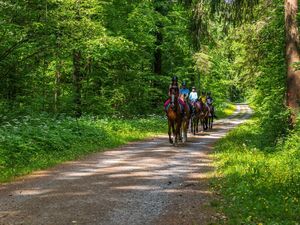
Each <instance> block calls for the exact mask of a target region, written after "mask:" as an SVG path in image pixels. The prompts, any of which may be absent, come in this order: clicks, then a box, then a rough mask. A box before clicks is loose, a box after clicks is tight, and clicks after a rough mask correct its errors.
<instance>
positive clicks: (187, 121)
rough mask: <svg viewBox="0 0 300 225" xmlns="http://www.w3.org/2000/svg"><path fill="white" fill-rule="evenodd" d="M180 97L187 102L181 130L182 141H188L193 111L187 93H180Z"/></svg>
mask: <svg viewBox="0 0 300 225" xmlns="http://www.w3.org/2000/svg"><path fill="white" fill-rule="evenodd" d="M180 99H181V100H182V101H184V102H185V108H184V116H183V118H182V124H181V131H180V134H181V137H182V142H183V143H185V142H186V141H187V131H188V128H189V125H190V119H191V112H190V107H189V103H188V95H185V94H183V95H180Z"/></svg>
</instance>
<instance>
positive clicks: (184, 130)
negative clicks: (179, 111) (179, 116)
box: [181, 118, 189, 143]
mask: <svg viewBox="0 0 300 225" xmlns="http://www.w3.org/2000/svg"><path fill="white" fill-rule="evenodd" d="M188 121H189V119H188V118H185V119H184V120H183V121H182V125H181V127H182V129H181V130H182V142H183V143H185V142H186V140H187V129H188Z"/></svg>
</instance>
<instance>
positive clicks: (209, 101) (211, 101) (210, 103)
mask: <svg viewBox="0 0 300 225" xmlns="http://www.w3.org/2000/svg"><path fill="white" fill-rule="evenodd" d="M206 102H207V105H208V108H209V110H212V111H213V112H214V111H215V110H214V109H215V108H214V106H213V102H214V100H213V98H212V97H211V92H207V96H206ZM213 116H214V117H215V118H217V116H216V114H215V113H214V115H213Z"/></svg>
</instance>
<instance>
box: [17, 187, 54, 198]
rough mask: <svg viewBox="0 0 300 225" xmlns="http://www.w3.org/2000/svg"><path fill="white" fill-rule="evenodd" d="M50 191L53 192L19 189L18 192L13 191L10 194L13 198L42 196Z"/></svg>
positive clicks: (38, 189) (39, 189)
mask: <svg viewBox="0 0 300 225" xmlns="http://www.w3.org/2000/svg"><path fill="white" fill-rule="evenodd" d="M52 191H53V189H41V188H33V189H21V190H18V191H14V192H13V193H12V194H13V195H14V196H27V195H42V194H47V193H49V192H52Z"/></svg>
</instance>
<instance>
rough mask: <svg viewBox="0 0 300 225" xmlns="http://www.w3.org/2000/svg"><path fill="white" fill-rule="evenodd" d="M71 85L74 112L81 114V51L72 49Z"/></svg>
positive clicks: (77, 114)
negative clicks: (72, 68)
mask: <svg viewBox="0 0 300 225" xmlns="http://www.w3.org/2000/svg"><path fill="white" fill-rule="evenodd" d="M73 67H74V71H73V87H74V112H75V116H76V117H80V116H81V115H82V109H81V89H82V88H81V87H82V84H81V80H82V74H81V52H80V51H76V50H74V52H73Z"/></svg>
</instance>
